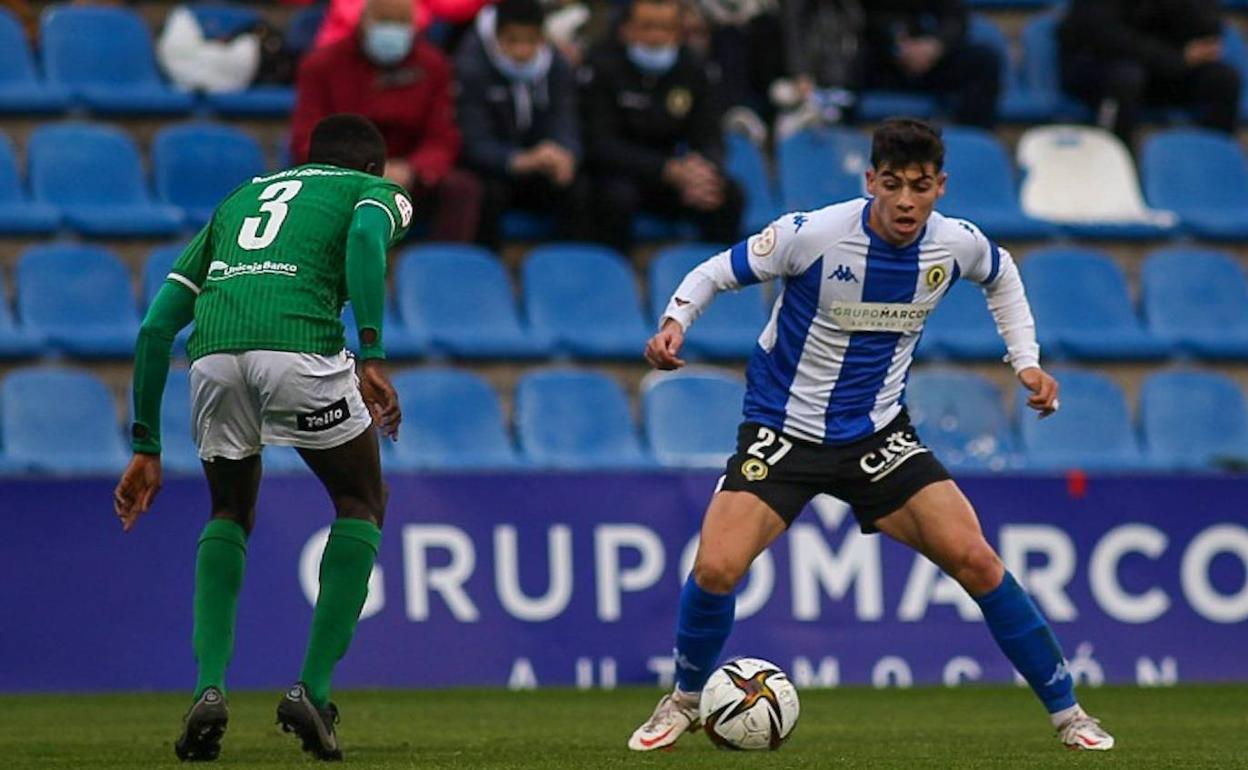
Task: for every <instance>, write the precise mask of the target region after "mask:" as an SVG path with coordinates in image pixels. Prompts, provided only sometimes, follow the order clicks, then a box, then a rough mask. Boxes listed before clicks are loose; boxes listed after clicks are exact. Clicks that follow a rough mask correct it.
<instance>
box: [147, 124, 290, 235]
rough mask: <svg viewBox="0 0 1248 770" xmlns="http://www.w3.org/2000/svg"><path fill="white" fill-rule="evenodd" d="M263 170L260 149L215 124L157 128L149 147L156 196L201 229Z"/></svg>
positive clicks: (245, 135)
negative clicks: (227, 199)
mask: <svg viewBox="0 0 1248 770" xmlns="http://www.w3.org/2000/svg"><path fill="white" fill-rule="evenodd" d="M264 172H265V161H264V151H263V150H261V149H260V145H259V144H258V143H257V142H256V140H255V139H254V138H252V136H251V135H250V134H248V133H247V132H245V131H243V130H241V129H238V128H234V127H233V126H226V125H222V124H219V123H192V124H182V125H176V126H167V127H165V128H163V129H161V130H160V131H159V132H158V133H157V134H156V138H155V141H154V142H153V143H152V176H153V177H154V178H155V182H156V195H157V197H159V198H160V200H162V201H163V202H165V203H167V204H169V205H171V206H177V207H178V208H180V209H182V210H183V211H184V212H186V220H187V224H189V225H190V226H192V227H202V226H203V225H205V224H207V223H208V220H209V219H211V218H212V212H213V209H215V208H216V206H217V204H218V203H220V202H221V201H222V200H223V199H224V198H225V196H226V195H229V194H230V192H231V191H233V190H234V188H236V187H238V186H239V185H240V184H242V183H243V182H245V181H248V180H250V179H251V178H252V177H254V176H260V175H262V174H264Z"/></svg>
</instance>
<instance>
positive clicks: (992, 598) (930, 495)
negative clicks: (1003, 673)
mask: <svg viewBox="0 0 1248 770" xmlns="http://www.w3.org/2000/svg"><path fill="white" fill-rule="evenodd" d="M932 462H934V460H933V461H932ZM874 526H875V527H877V528H878V529H879V530H880V531H881V532H884V533H885V534H887V535H888V536H889V537H892V538H893V539H895V540H898V541H899V542H901V543H904V544H906V545H908V546H910V547H911V548H913V549H915V550H916V551H918V552H920V553H922V554H923V555H924V556H926V557H927V558H928V559H931V560H932V562H934V563H935V564H936V565H937V566H939V567H940V568H941V569H943V570H944V571H945V572H946V573H948V574H949V575H950V576H951V577H953V579H954V580H956V581H958V583H959V584H960V585H961V586H962V587H963V588H964V589H966V591H967V593H969V594H970V595H971V597H972V598H974V599H975V601H976V603H978V604H979V606H980V609H981V610H983V614H984V621H985V622H986V623H987V624H988V629H989V631H990V632H991V633H992V636H993V639H995V640H996V642H997V645H998V646H999V647H1000V648H1001V651H1002V652H1003V653H1004V654H1005V656H1006V657H1007V658H1009V660H1010V662H1011V663H1013V664H1014V668H1015V669H1017V670H1018V672H1019V673H1020V674H1021V675H1022V676H1023V678H1024V679H1026V680H1027V683H1028V684H1029V685H1030V686H1031V689H1032V690H1033V691H1034V692H1035V694H1036V696H1037V697H1038V698H1039V699H1040V700H1041V702H1042V703H1043V704H1044V706H1045V708H1046V709H1047V710H1048V712H1049V714H1050V716H1051V720H1052V722H1053V725H1054V727H1055V728H1057V729H1058V730H1059V732H1060V733H1061V737H1062V741H1063V742H1064V743H1065V744H1066V745H1068V746H1070V747H1072V748H1085V749H1097V750H1105V749H1109V748H1112V747H1113V745H1114V739H1113V737H1112V736H1110V735H1109V734H1108V733H1106V732H1105V731H1104V730H1102V729H1101V728H1100V727H1099V725H1098V723H1097V722H1096V720H1094V719H1092V718H1091V717H1089V716H1088V715H1087V714H1086V713H1085V712H1084V711H1083V710H1082V708H1080V706H1079V704H1078V701H1077V700H1076V699H1075V691H1074V681H1073V679H1072V677H1071V675H1070V672H1069V671H1068V670H1067V668H1066V661H1065V658H1064V657H1063V655H1062V649H1061V645H1060V644H1058V641H1057V637H1056V636H1055V635H1054V633H1053V630H1052V628H1051V627H1050V626H1049V624H1048V622H1047V621H1046V620H1045V619H1044V616H1043V615H1041V614H1040V610H1039V609H1038V608H1037V607H1036V605H1035V603H1034V602H1033V601H1032V600H1031V597H1029V596H1028V595H1027V593H1026V592H1025V591H1024V590H1023V589H1022V587H1021V586H1019V584H1018V583H1017V582H1016V581H1015V580H1014V576H1013V575H1011V574H1010V573H1009V572H1008V571H1007V570H1006V569H1005V566H1004V565H1003V564H1002V562H1001V559H1000V558H999V557H998V556H997V554H996V552H995V551H994V550H993V548H992V546H991V545H989V544H988V541H987V540H986V539H985V538H984V534H983V530H982V529H981V528H980V525H979V519H978V517H977V516H976V515H975V510H974V508H972V507H971V504H970V501H968V500H967V499H966V496H965V495H963V494H962V491H961V490H960V489H958V487H957V485H956V484H954V483H953V481H950V480H948V479H946V480H943V481H937V482H934V483H931V484H928V485H927V486H924V487H923V488H922V489H920V490H919V491H918V492H916V493H915V494H913V495H912V496H911V497H910V498H909V499H908V500H907V501H906V502H905V503H904V504H903V505H902V506H901V507H900V508H899V509H898V510H896V511H895V512H893V513H891V514H889V515H887V516H884V517H882V518H879V519H876V520H875V521H874Z"/></svg>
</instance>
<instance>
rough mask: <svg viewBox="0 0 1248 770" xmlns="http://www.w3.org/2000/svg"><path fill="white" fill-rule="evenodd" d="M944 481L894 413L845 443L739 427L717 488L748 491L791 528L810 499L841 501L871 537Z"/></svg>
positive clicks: (941, 470) (941, 469) (906, 421)
mask: <svg viewBox="0 0 1248 770" xmlns="http://www.w3.org/2000/svg"><path fill="white" fill-rule="evenodd" d="M948 478H950V476H949V471H947V470H945V466H944V465H941V463H940V460H937V459H936V456H935V455H933V454H932V452H931V450H930V449H928V448H927V447H925V446H923V442H921V441H920V440H919V437H918V436H917V435H916V434H915V432H914V427H913V426H911V425H910V417H909V416H908V415H907V414H906V411H905V410H904V409H903V410H902V411H901V414H899V415H897V417H896V418H895V419H894V420H893V421H892V422H891V423H889V424H888V425H887V426H885V427H884V428H883V429H881V430H879V431H877V432H876V433H873V434H871V435H870V436H867V437H866V438H864V439H860V440H858V441H855V442H853V443H851V444H841V445H830V444H816V443H813V442H810V441H805V440H803V439H799V438H794V437H793V436H789V435H785V434H782V433H781V432H779V431H777V430H774V429H773V428H769V427H767V426H765V425H759V424H758V423H756V422H744V423H741V427H740V428H739V429H738V430H737V453H736V454H735V455H733V456H732V457H730V458H728V469H727V471H726V473H725V475H724V484H723V487H722V489H725V490H728V491H732V492H749V493H751V494H753V495H755V496H756V497H758V499H760V500H762V501H763V502H765V503H767V504H768V505H770V506H771V507H772V508H773V509H775V511H776V512H777V513H779V514H780V516H781V518H783V519H784V522H785V524H792V523H793V520H794V519H796V518H797V515H798V514H799V513H801V511H802V508H804V507H805V506H806V503H808V502H810V499H811V498H812V497H814V496H815V495H817V494H821V493H826V494H829V495H832V496H833V497H836V498H839V499H841V500H844V501H845V502H847V503H849V504H850V505H851V506H852V507H853V509H854V517H855V518H856V519H858V525H859V526H860V527H861V528H862V531H863V532H878V531H879V530H878V529H876V527H875V521H876V520H877V519H879V518H881V517H883V516H887V515H888V514H890V513H892V512H893V511H895V510H897V509H898V508H900V507H901V506H903V505H905V503H906V501H907V500H909V499H910V498H911V497H912V496H913V495H914V493H916V492H918V491H919V490H920V489H922V488H923V487H925V486H927V485H928V484H932V483H935V482H937V481H944V480H946V479H948Z"/></svg>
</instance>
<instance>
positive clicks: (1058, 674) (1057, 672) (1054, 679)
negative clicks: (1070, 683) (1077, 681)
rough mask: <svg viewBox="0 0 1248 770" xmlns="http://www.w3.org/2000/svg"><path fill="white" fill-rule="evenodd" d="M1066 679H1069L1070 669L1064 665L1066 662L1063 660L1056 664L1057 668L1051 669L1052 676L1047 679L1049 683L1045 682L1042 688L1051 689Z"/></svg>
mask: <svg viewBox="0 0 1248 770" xmlns="http://www.w3.org/2000/svg"><path fill="white" fill-rule="evenodd" d="M1068 678H1070V668H1069V667H1068V666H1067V665H1066V661H1064V660H1063V661H1062V662H1060V663H1058V664H1057V668H1055V669H1053V676H1051V677H1049V681H1047V682H1045V683H1044V686H1045V687H1052V686H1053V685H1055V684H1057V683H1058V682H1061V681H1063V680H1065V679H1068Z"/></svg>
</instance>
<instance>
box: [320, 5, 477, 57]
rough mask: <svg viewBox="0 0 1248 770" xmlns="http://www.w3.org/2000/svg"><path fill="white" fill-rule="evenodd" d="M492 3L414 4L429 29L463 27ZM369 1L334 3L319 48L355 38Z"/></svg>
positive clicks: (422, 25)
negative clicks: (436, 25) (445, 23)
mask: <svg viewBox="0 0 1248 770" xmlns="http://www.w3.org/2000/svg"><path fill="white" fill-rule="evenodd" d="M490 1H491V0H412V11H413V13H414V14H415V18H416V24H417V26H418V27H419V28H420V29H428V28H429V25H430V23H432V22H433V20H435V19H439V20H442V21H449V22H451V23H452V24H462V23H464V22H467V21H471V20H472V18H473V17H474V16H476V15H477V11H479V10H481V8H482V7H484V6H486V5H489V3H490ZM365 2H366V0H332V1H331V2H330V4H329V11H327V12H326V14H325V21H324V22H322V23H321V29H320V31H319V32H318V33H317V35H316V47H317V48H321V47H323V46H327V45H329V44H331V43H335V42H337V41H339V40H342V39H343V38H346V37H351V36H352V35H353V34H355V29H356V27H358V26H359V24H360V16H361V15H362V14H363V13H364V3H365Z"/></svg>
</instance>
